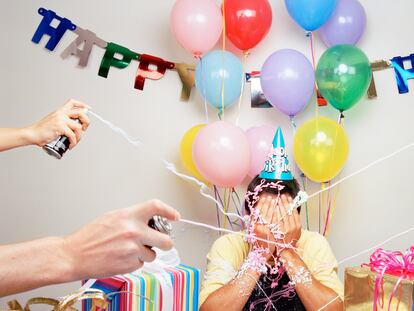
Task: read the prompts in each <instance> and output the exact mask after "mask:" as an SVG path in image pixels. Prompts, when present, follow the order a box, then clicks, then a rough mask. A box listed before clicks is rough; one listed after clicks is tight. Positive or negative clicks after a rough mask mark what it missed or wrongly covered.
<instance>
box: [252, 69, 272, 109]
mask: <svg viewBox="0 0 414 311" xmlns="http://www.w3.org/2000/svg"><path fill="white" fill-rule="evenodd" d="M246 82H248V83H250V97H251V98H250V105H251V107H252V108H271V107H273V106H272V105H271V104H270V103H269V101H268V100H267V99H266V97H265V96H264V94H263V90H262V86H261V85H260V71H252V72H250V73H246Z"/></svg>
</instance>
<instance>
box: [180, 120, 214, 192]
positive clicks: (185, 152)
mask: <svg viewBox="0 0 414 311" xmlns="http://www.w3.org/2000/svg"><path fill="white" fill-rule="evenodd" d="M204 126H205V124H199V125H195V126H193V127H192V128H190V129H189V130H188V131H187V132H186V133H185V134H184V136H183V138H182V139H181V144H180V157H181V161H182V163H183V165H184V167H185V169H186V170H187V171H188V172H190V173H191V175H193V176H194V177H195V178H197V179H198V180H200V181H202V182H204V183H206V184H208V182H207V180H205V178H204V177H203V176H201V174H200V172H199V171H198V170H197V168H196V166H195V164H194V160H193V144H194V140H195V139H196V137H197V134H198V132H199V131H200V130H201V129H202V128H203V127H204Z"/></svg>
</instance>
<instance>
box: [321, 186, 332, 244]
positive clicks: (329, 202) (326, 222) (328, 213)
mask: <svg viewBox="0 0 414 311" xmlns="http://www.w3.org/2000/svg"><path fill="white" fill-rule="evenodd" d="M329 185H330V182H329ZM327 201H328V202H327V205H328V211H327V212H326V218H325V225H324V228H323V236H326V230H327V228H328V223H329V217H330V212H331V207H332V204H331V203H332V198H331V190H329V191H328V200H327Z"/></svg>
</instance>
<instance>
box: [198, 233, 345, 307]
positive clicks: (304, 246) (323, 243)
mask: <svg viewBox="0 0 414 311" xmlns="http://www.w3.org/2000/svg"><path fill="white" fill-rule="evenodd" d="M249 252H250V245H249V244H248V243H247V242H246V241H245V240H244V237H243V236H241V235H238V234H227V235H224V236H222V237H220V238H218V239H217V240H216V241H215V242H214V244H213V246H212V247H211V249H210V252H209V253H208V254H207V269H206V273H205V275H204V281H203V284H202V286H201V292H200V306H201V305H202V304H203V303H204V301H205V300H206V299H207V297H208V296H209V295H210V294H211V293H213V292H214V291H216V290H217V289H219V288H220V287H222V286H223V285H225V284H227V283H228V282H229V281H230V280H232V279H233V277H234V276H235V275H236V273H237V271H239V269H240V267H241V266H242V264H243V262H244V261H245V259H246V258H247V256H248V254H249ZM297 252H298V254H299V256H300V257H301V258H302V260H303V261H304V263H305V264H306V266H307V267H308V269H309V271H310V272H311V274H312V276H313V277H314V278H315V279H316V280H318V281H319V282H321V283H322V284H323V285H325V286H326V287H329V288H331V289H332V290H334V291H335V292H336V293H337V294H338V295H339V296H340V297H341V299H342V300H343V297H344V287H343V285H342V283H341V281H340V280H339V278H338V273H337V271H338V264H337V261H336V259H335V256H334V255H333V253H332V250H331V248H330V246H329V243H328V241H327V240H326V239H325V238H324V237H323V236H322V235H320V234H319V233H317V232H311V231H307V230H302V233H301V237H300V239H299V241H298V245H297Z"/></svg>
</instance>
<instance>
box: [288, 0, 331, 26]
mask: <svg viewBox="0 0 414 311" xmlns="http://www.w3.org/2000/svg"><path fill="white" fill-rule="evenodd" d="M336 3H337V0H285V4H286V8H287V10H288V12H289V15H290V16H291V17H292V18H293V19H294V20H295V22H296V23H297V24H298V25H299V26H300V27H302V28H303V29H305V30H307V31H313V30H316V29H319V28H320V27H321V26H322V25H323V24H325V23H326V22H327V21H328V19H329V18H330V17H331V15H332V13H333V11H334V10H335V7H336Z"/></svg>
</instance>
